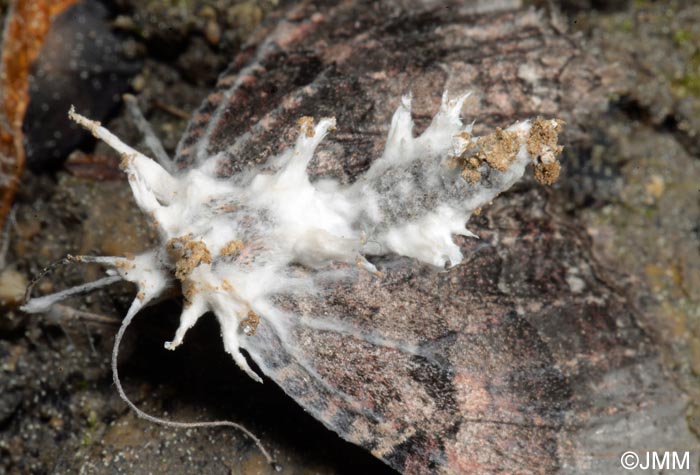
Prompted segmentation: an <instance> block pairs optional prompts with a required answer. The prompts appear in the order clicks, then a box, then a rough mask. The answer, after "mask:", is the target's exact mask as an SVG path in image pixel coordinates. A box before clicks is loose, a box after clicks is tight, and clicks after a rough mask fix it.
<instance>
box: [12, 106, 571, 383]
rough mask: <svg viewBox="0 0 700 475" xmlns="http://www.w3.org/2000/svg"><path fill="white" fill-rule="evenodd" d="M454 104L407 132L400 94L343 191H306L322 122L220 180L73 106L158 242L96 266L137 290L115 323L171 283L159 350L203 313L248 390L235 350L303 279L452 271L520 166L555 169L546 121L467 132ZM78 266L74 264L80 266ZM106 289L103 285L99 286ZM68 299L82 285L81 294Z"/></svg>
mask: <svg viewBox="0 0 700 475" xmlns="http://www.w3.org/2000/svg"><path fill="white" fill-rule="evenodd" d="M467 97H468V94H467V95H464V96H462V97H460V98H458V99H456V100H449V99H448V96H447V94H444V95H443V100H442V104H441V105H440V109H439V111H438V113H437V114H436V115H435V117H434V118H433V121H432V123H431V125H430V126H429V127H428V129H427V130H425V131H424V132H423V133H422V134H421V135H420V136H418V137H414V136H413V135H412V129H413V121H412V119H411V100H410V97H408V96H407V97H404V98H403V99H402V101H401V105H400V106H399V107H398V109H397V110H396V112H395V113H394V116H393V118H392V121H391V127H390V129H389V134H388V137H387V142H386V147H385V149H384V153H383V154H382V156H381V157H380V158H379V159H377V160H375V161H374V162H373V163H372V166H371V167H370V169H369V170H368V171H367V172H366V173H365V174H364V176H362V177H361V178H360V179H359V180H357V181H356V182H355V183H353V184H351V185H347V186H342V185H340V184H339V183H337V182H334V181H330V180H329V181H324V182H321V183H311V182H310V180H309V177H308V176H307V174H306V167H307V164H308V163H309V161H310V160H311V159H312V158H313V156H314V151H315V150H316V147H317V146H318V144H319V143H320V142H321V140H323V138H324V137H325V136H326V134H328V133H329V132H330V131H332V130H333V129H334V127H335V119H333V118H324V119H321V120H320V121H319V122H318V123H317V124H316V125H313V119H311V118H306V117H304V118H302V119H300V121H299V124H300V126H301V127H300V133H299V136H298V138H297V140H296V143H295V144H294V146H293V147H290V148H289V149H288V150H286V151H285V152H284V153H283V154H281V155H280V156H277V157H274V158H273V159H272V160H271V163H273V164H274V168H273V169H272V170H271V171H265V172H263V171H258V170H255V171H251V172H248V173H244V174H241V175H240V176H235V177H232V178H228V179H221V178H219V177H217V174H216V168H215V164H216V157H212V159H210V160H207V161H204V162H203V163H202V164H201V165H200V166H198V167H196V168H193V169H191V170H187V171H185V172H183V173H180V174H170V173H168V172H167V171H166V170H165V169H164V168H163V167H162V166H161V165H159V164H158V163H157V162H156V161H155V160H153V159H150V158H148V157H146V156H145V155H143V154H141V153H139V152H138V151H136V150H135V149H133V148H131V147H129V146H128V145H126V144H124V143H123V142H121V141H120V140H119V139H118V138H117V137H115V136H114V135H113V134H111V133H110V132H109V131H108V130H107V129H105V128H103V127H102V126H101V125H100V124H99V123H97V122H93V121H91V120H89V119H87V118H85V117H83V116H81V115H79V114H77V113H76V112H75V111H74V110H72V109H71V111H70V118H71V119H72V120H74V121H76V122H78V123H79V124H80V125H82V126H84V127H86V128H87V129H89V130H90V131H91V132H92V133H93V134H94V135H95V137H97V138H99V139H102V140H104V141H105V142H106V143H107V144H108V145H110V146H111V147H112V148H114V149H115V150H116V151H117V152H119V153H120V154H121V155H122V168H123V170H124V171H125V173H126V174H127V177H128V180H129V185H130V186H131V190H132V192H133V195H134V198H135V200H136V203H137V204H138V206H139V207H140V208H141V210H142V211H143V212H144V213H146V214H147V215H148V216H149V217H150V218H151V219H152V220H153V221H154V223H155V224H156V225H157V227H158V231H159V234H160V240H161V246H160V247H158V248H156V249H153V250H151V251H150V252H147V253H144V254H141V255H139V256H135V257H131V258H125V257H118V256H113V257H99V258H93V259H92V260H93V261H95V262H99V263H102V264H104V265H107V266H110V267H111V268H112V269H111V271H110V272H109V273H110V276H113V277H117V276H118V277H120V278H121V279H124V280H127V281H129V282H133V283H134V284H136V285H137V288H138V290H137V294H136V298H135V299H134V301H133V303H132V305H131V308H130V309H129V311H128V313H127V316H126V319H125V321H129V320H131V318H133V316H134V315H135V314H136V313H137V312H138V311H139V310H140V309H141V308H142V307H143V306H144V305H147V304H148V303H149V302H150V301H152V300H153V299H154V298H157V297H159V296H160V295H161V294H162V293H163V292H164V291H165V290H166V289H168V288H169V287H172V286H178V285H179V286H180V288H181V289H182V294H183V296H184V298H185V308H184V310H183V312H182V315H181V316H180V326H179V328H178V329H177V332H176V333H175V335H174V338H173V339H172V341H168V342H166V343H165V347H166V348H167V349H170V350H174V349H175V348H177V347H178V346H179V345H180V344H181V343H182V341H183V339H184V337H185V334H186V332H187V330H189V329H190V328H192V326H193V325H194V324H195V323H196V322H197V320H198V319H199V317H201V316H202V315H203V314H204V313H206V312H209V311H211V312H214V314H215V315H216V317H217V319H218V321H219V324H220V325H221V330H222V336H223V340H224V346H225V348H226V351H227V352H229V353H230V354H231V356H232V357H233V359H234V360H235V361H236V363H237V364H238V366H239V367H240V368H241V369H242V370H243V371H245V372H246V373H247V374H248V375H249V376H250V377H251V378H253V379H254V380H256V381H262V380H261V379H260V376H259V375H257V374H256V373H255V372H254V371H252V370H251V368H250V366H249V365H248V363H247V361H246V359H245V358H244V356H243V355H242V354H241V352H240V349H241V348H248V347H249V346H250V345H253V346H254V345H255V341H256V339H255V333H256V329H257V326H258V325H259V323H260V321H261V320H264V321H266V322H267V323H268V325H270V328H274V329H275V331H277V332H278V333H279V334H281V335H284V334H285V333H286V332H287V330H286V329H285V325H286V323H285V322H286V321H287V320H288V319H289V318H290V317H289V316H288V315H283V314H282V313H280V312H279V310H277V309H276V308H275V306H274V304H273V301H272V296H274V295H275V294H280V293H287V292H304V293H313V292H314V291H315V285H317V284H316V283H315V282H314V280H318V279H319V278H321V276H322V279H323V280H324V281H325V282H327V283H330V282H332V281H333V280H336V279H343V278H346V277H348V275H349V273H348V272H347V271H346V269H347V268H348V266H357V267H359V268H360V269H363V270H365V271H366V272H369V273H377V272H380V270H378V269H377V267H376V266H375V265H374V264H372V262H371V261H370V260H369V259H371V258H372V257H374V256H385V255H398V256H406V257H410V258H413V259H415V260H417V261H420V262H422V263H425V264H428V265H431V266H433V267H435V268H436V270H444V269H445V268H449V267H453V266H456V265H458V264H459V263H460V262H461V261H462V254H461V252H460V250H459V247H458V246H457V245H456V244H455V243H454V242H453V239H452V237H453V235H463V236H472V237H475V236H474V235H473V234H472V233H471V232H469V231H468V230H467V229H466V227H465V223H466V222H467V221H468V220H469V217H470V216H471V214H472V213H473V212H474V211H475V210H477V209H479V208H481V207H483V206H485V205H486V204H488V203H489V202H490V201H491V200H493V199H494V198H495V197H496V196H497V195H498V194H499V193H501V192H503V191H505V190H507V189H508V188H510V187H511V186H512V185H513V184H514V183H515V182H516V181H517V180H518V179H520V177H522V175H523V173H524V172H525V169H526V167H527V165H529V164H532V165H533V167H534V170H535V176H536V177H537V179H538V180H539V181H541V182H543V183H547V184H551V183H552V182H553V181H554V180H556V177H557V176H558V173H559V162H558V161H557V155H558V154H559V152H560V151H561V147H560V146H559V145H557V135H558V132H559V129H560V123H559V122H558V121H557V120H544V119H540V118H538V119H536V120H534V121H532V122H531V121H524V122H518V123H516V124H514V125H512V126H510V127H508V128H507V129H505V130H501V129H498V130H497V131H496V132H495V133H493V134H491V135H487V136H482V137H473V136H472V126H471V125H468V126H466V127H465V126H464V125H463V124H462V121H461V120H460V111H461V108H462V105H463V103H464V101H465V99H466V98H467ZM83 259H87V258H83ZM113 281H115V279H113V278H108V279H107V280H105V281H104V282H105V283H111V282H113ZM81 290H82V288H81ZM72 293H73V292H71V291H70V290H68V291H64V292H61V293H58V294H55V295H49V296H45V297H41V298H36V299H33V300H31V301H30V302H29V303H27V304H26V305H25V306H24V310H26V311H28V312H36V311H40V310H43V309H45V308H47V306H48V305H50V304H51V303H53V302H56V301H58V300H60V299H62V298H65V297H67V296H69V295H72Z"/></svg>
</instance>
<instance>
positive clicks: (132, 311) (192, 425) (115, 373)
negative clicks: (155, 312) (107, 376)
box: [112, 298, 282, 471]
mask: <svg viewBox="0 0 700 475" xmlns="http://www.w3.org/2000/svg"><path fill="white" fill-rule="evenodd" d="M146 302H147V299H144V300H139V299H138V298H136V299H134V301H133V302H132V304H131V307H130V308H129V311H128V312H127V314H126V317H125V318H124V320H123V321H122V324H121V325H120V327H119V330H118V331H117V336H116V337H115V338H114V347H113V348H112V379H113V381H114V385H115V386H116V387H117V392H118V393H119V397H120V398H121V399H122V401H124V402H125V403H126V404H127V405H128V406H129V407H130V408H131V410H132V411H134V413H135V414H136V415H137V416H138V417H140V418H141V419H144V420H147V421H149V422H153V423H155V424H160V425H162V426H165V427H173V428H177V429H196V428H200V427H201V428H210V427H232V428H234V429H236V430H238V431H240V432H242V433H243V434H245V435H246V436H247V437H248V438H249V439H250V440H252V441H253V442H254V443H255V445H256V446H257V448H258V450H260V453H261V454H263V456H264V457H265V460H267V463H268V464H270V466H271V467H273V468H274V469H275V471H280V470H281V469H282V468H281V466H280V465H279V464H277V462H276V461H275V459H274V458H273V457H272V455H270V453H269V452H268V451H267V450H266V449H265V447H264V446H263V444H262V442H261V441H260V439H259V438H258V437H257V436H256V435H255V434H253V433H252V432H251V431H250V430H248V429H246V428H245V427H244V426H243V425H241V424H238V423H236V422H233V421H209V422H179V421H169V420H167V419H162V418H160V417H156V416H152V415H151V414H148V413H147V412H144V411H142V410H141V409H139V408H138V407H137V406H136V404H134V403H133V402H132V401H131V399H129V397H128V396H127V395H126V392H125V391H124V388H123V387H122V383H121V380H120V379H119V369H118V367H117V362H118V360H119V347H120V345H121V342H122V338H123V337H124V333H125V332H126V329H127V328H128V327H129V325H130V324H131V321H132V320H133V319H134V316H135V315H136V314H137V313H138V311H139V310H140V309H141V308H142V307H143V306H144V304H145V303H146Z"/></svg>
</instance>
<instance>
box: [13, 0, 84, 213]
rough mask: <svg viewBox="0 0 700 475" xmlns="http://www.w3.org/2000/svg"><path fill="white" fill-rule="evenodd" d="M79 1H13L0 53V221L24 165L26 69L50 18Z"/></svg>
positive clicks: (26, 98)
mask: <svg viewBox="0 0 700 475" xmlns="http://www.w3.org/2000/svg"><path fill="white" fill-rule="evenodd" d="M77 1H78V0H12V1H11V2H10V7H9V9H8V11H7V20H6V22H5V31H4V32H3V41H2V53H1V56H0V104H1V106H0V223H2V222H4V220H5V216H7V213H8V211H9V209H10V206H11V205H12V201H13V199H14V196H15V192H16V190H17V186H18V183H19V177H20V173H21V172H22V167H23V166H24V146H23V144H22V121H23V120H24V114H25V111H26V110H27V104H28V103H29V72H30V67H31V65H32V63H33V62H34V60H35V59H36V58H37V56H38V55H39V52H40V51H41V47H42V45H43V42H44V38H45V37H46V34H47V33H48V31H49V28H50V27H51V22H52V21H53V19H54V18H55V17H56V15H58V14H59V13H61V12H62V11H63V10H65V9H66V8H67V7H69V6H71V5H73V4H74V3H77Z"/></svg>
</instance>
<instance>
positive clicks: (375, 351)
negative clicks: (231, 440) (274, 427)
mask: <svg viewBox="0 0 700 475" xmlns="http://www.w3.org/2000/svg"><path fill="white" fill-rule="evenodd" d="M482 249H483V250H482V251H481V252H479V251H476V253H475V254H474V255H473V258H472V260H471V262H470V264H469V266H460V267H459V268H458V269H455V272H449V273H441V274H436V273H435V271H434V270H433V269H429V268H426V267H416V266H415V265H414V264H413V263H412V262H410V261H409V262H406V261H408V260H407V259H406V260H405V261H404V260H396V261H389V262H382V263H380V265H382V268H383V269H384V274H383V275H382V276H381V277H377V276H374V275H371V274H368V273H366V272H357V273H356V275H354V276H353V277H351V278H349V279H348V280H346V281H344V282H342V283H336V284H335V285H332V286H329V285H327V284H324V282H323V278H322V277H320V278H318V279H317V280H319V282H318V283H317V286H316V287H317V289H319V292H320V293H319V294H318V295H314V296H313V297H310V296H306V297H304V296H303V295H280V296H279V297H278V298H276V299H274V301H273V302H270V303H269V306H268V308H266V309H265V308H260V311H261V312H264V314H265V316H266V317H267V318H266V319H265V322H264V324H261V326H260V327H259V330H258V333H257V334H256V337H255V338H249V339H246V340H245V341H244V342H243V345H244V347H245V348H246V349H247V351H248V352H249V353H250V355H251V356H252V358H253V359H254V360H255V361H256V363H257V364H258V365H259V366H260V368H261V369H262V370H263V372H265V373H266V374H267V375H268V376H270V377H271V378H273V379H274V380H275V381H277V382H278V383H279V384H281V385H282V387H283V388H284V389H285V391H286V392H287V393H288V394H289V395H290V396H292V397H294V398H295V399H296V400H297V401H298V402H300V403H301V404H302V405H303V406H304V407H305V408H306V409H307V410H308V411H309V412H311V413H312V414H313V415H314V416H315V417H317V418H318V419H320V420H321V421H323V422H324V423H325V424H326V425H327V426H328V427H329V428H331V429H333V430H335V431H336V432H338V433H340V434H342V435H343V436H344V437H345V438H346V439H347V440H349V441H351V442H353V443H356V444H358V445H361V446H363V447H365V448H367V449H368V450H370V451H372V453H373V454H374V455H375V456H377V457H379V458H381V459H382V460H384V461H386V462H387V463H388V464H389V465H391V466H392V467H394V468H396V469H397V470H399V471H401V472H403V473H413V474H428V473H455V474H456V473H492V472H495V471H498V470H501V469H508V470H509V471H510V473H520V472H522V471H523V470H529V469H530V468H531V467H534V466H539V467H541V469H542V473H546V472H550V471H552V470H553V469H554V468H555V467H556V457H555V454H554V453H553V451H554V450H555V448H556V446H557V432H558V431H559V430H560V428H561V426H562V423H563V421H564V409H565V408H566V407H567V406H568V398H569V396H570V391H571V390H570V387H569V384H568V382H567V381H566V378H565V376H564V375H562V373H561V372H560V371H559V370H558V369H557V368H556V366H555V364H554V361H553V358H552V355H551V354H550V352H549V351H548V349H547V348H546V345H545V344H544V343H543V341H542V339H541V337H540V336H539V335H538V332H537V330H536V329H535V328H533V327H532V325H531V324H530V323H529V322H528V320H527V318H524V317H523V316H521V315H518V314H517V312H516V311H515V309H514V308H513V306H512V304H511V303H510V302H507V300H504V299H503V298H502V297H501V296H499V295H498V291H497V289H496V288H495V285H494V284H495V282H491V284H492V288H491V289H490V292H484V290H486V289H485V288H484V286H483V285H482V286H480V287H479V293H478V294H475V293H474V292H473V291H472V290H470V289H473V285H474V284H475V281H477V280H479V279H483V278H484V277H486V279H488V278H489V277H492V276H479V275H478V274H479V273H480V272H481V271H482V270H483V269H482V268H481V266H480V265H479V264H480V263H481V264H483V265H490V263H489V259H490V258H491V257H492V256H490V252H491V251H492V250H493V249H492V247H491V246H490V245H489V246H487V247H483V248H482ZM469 250H470V251H471V252H475V249H473V248H472V249H469ZM473 266H475V267H473ZM504 302H506V303H505V304H504ZM258 336H259V337H258ZM504 454H508V455H507V458H504V457H503V455H504Z"/></svg>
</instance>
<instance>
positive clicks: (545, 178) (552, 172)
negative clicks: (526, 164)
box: [534, 161, 561, 185]
mask: <svg viewBox="0 0 700 475" xmlns="http://www.w3.org/2000/svg"><path fill="white" fill-rule="evenodd" d="M560 171H561V165H560V164H559V162H558V161H554V162H551V163H536V164H535V170H534V172H535V180H537V181H538V182H540V183H542V184H543V185H553V184H554V183H555V182H556V181H557V179H558V178H559V172H560Z"/></svg>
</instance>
